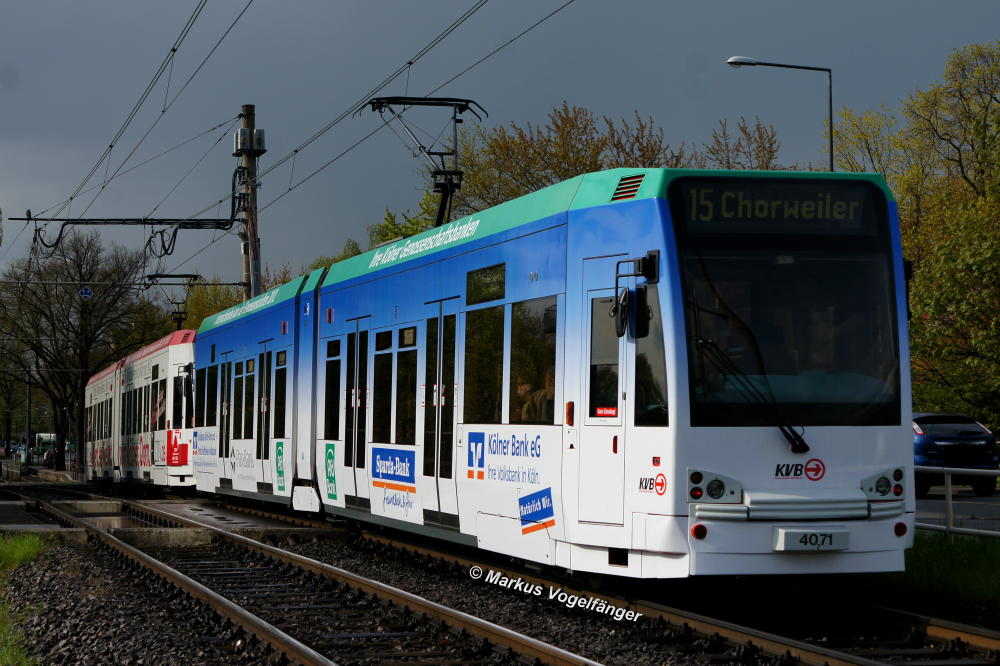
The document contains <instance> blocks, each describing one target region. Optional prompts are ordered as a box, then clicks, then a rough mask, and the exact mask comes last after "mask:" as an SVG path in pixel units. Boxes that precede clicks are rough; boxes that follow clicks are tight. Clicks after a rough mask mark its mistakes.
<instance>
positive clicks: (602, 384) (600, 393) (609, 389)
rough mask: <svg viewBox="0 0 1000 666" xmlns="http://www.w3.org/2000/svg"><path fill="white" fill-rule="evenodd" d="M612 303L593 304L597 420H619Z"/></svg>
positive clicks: (592, 358)
mask: <svg viewBox="0 0 1000 666" xmlns="http://www.w3.org/2000/svg"><path fill="white" fill-rule="evenodd" d="M613 303H614V299H613V298H611V297H610V296H607V297H603V298H594V299H591V302H590V403H589V414H590V416H592V417H597V418H617V417H618V336H617V335H616V334H615V322H614V319H612V318H611V317H609V316H608V311H609V310H610V309H611V306H612V304H613Z"/></svg>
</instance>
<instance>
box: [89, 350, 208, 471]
mask: <svg viewBox="0 0 1000 666" xmlns="http://www.w3.org/2000/svg"><path fill="white" fill-rule="evenodd" d="M194 337H195V332H194V331H176V332H175V333H171V334H170V335H167V336H165V337H163V338H161V339H160V340H157V341H156V342H154V343H152V344H149V345H147V346H145V347H143V348H142V349H140V350H138V351H136V352H135V353H133V354H131V355H129V356H128V357H127V358H124V359H122V360H120V361H118V362H117V363H114V364H112V365H111V366H109V367H107V368H105V369H104V370H102V371H100V372H98V373H97V374H95V375H94V376H93V377H91V378H90V381H89V382H87V387H86V391H85V392H84V400H85V402H84V405H85V411H86V413H85V418H86V440H87V459H86V463H85V464H86V467H85V469H86V478H88V479H91V480H95V481H96V480H101V481H138V482H146V483H151V484H155V485H160V486H178V487H180V486H193V485H194V482H195V479H194V472H193V469H192V465H191V455H190V449H191V441H192V438H193V430H192V428H191V425H192V423H191V422H192V421H193V418H194V414H193V411H191V410H192V405H193V377H192V376H191V372H192V361H193V358H194Z"/></svg>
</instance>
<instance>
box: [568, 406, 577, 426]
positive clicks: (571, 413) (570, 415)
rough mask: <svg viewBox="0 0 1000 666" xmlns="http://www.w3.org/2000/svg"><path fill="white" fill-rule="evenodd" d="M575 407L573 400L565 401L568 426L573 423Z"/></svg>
mask: <svg viewBox="0 0 1000 666" xmlns="http://www.w3.org/2000/svg"><path fill="white" fill-rule="evenodd" d="M575 407H576V406H575V405H574V404H573V401H570V402H567V403H566V425H568V426H571V425H573V417H574V415H575V411H576V409H575Z"/></svg>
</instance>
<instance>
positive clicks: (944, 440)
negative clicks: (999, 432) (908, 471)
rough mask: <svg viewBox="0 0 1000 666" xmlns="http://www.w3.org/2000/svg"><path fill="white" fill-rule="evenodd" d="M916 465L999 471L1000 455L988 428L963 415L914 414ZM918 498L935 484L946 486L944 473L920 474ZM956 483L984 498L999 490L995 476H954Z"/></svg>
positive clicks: (917, 485) (914, 456) (917, 479)
mask: <svg viewBox="0 0 1000 666" xmlns="http://www.w3.org/2000/svg"><path fill="white" fill-rule="evenodd" d="M913 458H914V464H916V465H926V466H928V467H964V468H967V469H989V470H996V469H997V464H998V461H1000V454H998V452H997V441H996V438H994V437H993V433H992V432H990V431H989V429H988V428H986V426H984V425H983V424H982V423H979V422H978V421H976V420H975V419H974V418H972V417H969V416H965V415H964V414H934V413H928V412H920V413H916V414H914V415H913ZM915 481H916V485H915V490H916V494H917V497H926V496H927V493H928V492H929V491H930V488H931V486H932V485H940V484H942V483H944V475H943V474H927V473H921V472H917V474H916V480H915ZM952 481H953V483H956V484H967V485H970V486H972V490H973V491H974V492H975V493H976V494H977V495H979V496H981V497H989V496H990V495H992V494H993V493H994V492H995V491H996V487H997V480H996V477H992V476H965V477H963V476H959V475H955V476H954V477H952Z"/></svg>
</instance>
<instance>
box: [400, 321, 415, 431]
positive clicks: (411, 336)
mask: <svg viewBox="0 0 1000 666" xmlns="http://www.w3.org/2000/svg"><path fill="white" fill-rule="evenodd" d="M416 345H417V329H416V327H415V326H410V327H408V328H404V329H401V330H400V331H399V347H400V350H399V352H398V353H397V354H396V443H397V444H409V445H413V444H416V437H417V350H416ZM407 347H409V348H410V349H406V348H407Z"/></svg>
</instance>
